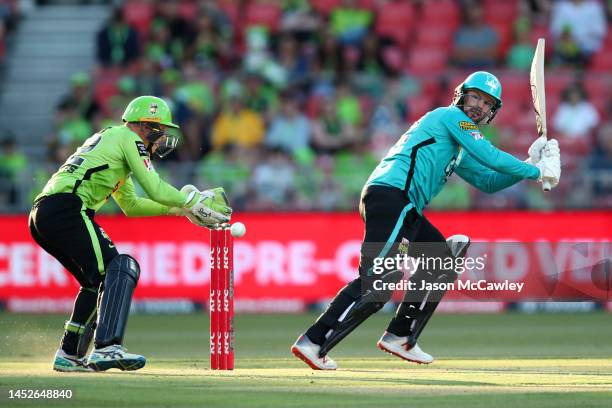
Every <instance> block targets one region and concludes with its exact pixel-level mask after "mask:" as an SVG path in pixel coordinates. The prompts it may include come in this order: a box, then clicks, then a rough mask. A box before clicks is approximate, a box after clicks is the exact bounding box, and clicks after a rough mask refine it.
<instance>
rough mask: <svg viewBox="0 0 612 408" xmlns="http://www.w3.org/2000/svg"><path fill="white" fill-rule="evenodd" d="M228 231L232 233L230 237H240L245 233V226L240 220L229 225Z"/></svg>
mask: <svg viewBox="0 0 612 408" xmlns="http://www.w3.org/2000/svg"><path fill="white" fill-rule="evenodd" d="M230 232H231V233H232V237H236V238H240V237H242V236H243V235H244V234H246V227H245V226H244V224H243V223H241V222H235V223H233V224H232V226H231V227H230Z"/></svg>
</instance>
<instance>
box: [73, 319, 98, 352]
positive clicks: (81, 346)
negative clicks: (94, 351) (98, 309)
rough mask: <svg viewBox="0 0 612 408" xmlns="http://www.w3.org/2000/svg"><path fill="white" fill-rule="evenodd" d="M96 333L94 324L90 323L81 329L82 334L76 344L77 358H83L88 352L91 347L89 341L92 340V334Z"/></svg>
mask: <svg viewBox="0 0 612 408" xmlns="http://www.w3.org/2000/svg"><path fill="white" fill-rule="evenodd" d="M95 331H96V322H95V321H93V322H90V323H88V324H86V325H85V326H84V328H83V334H82V335H81V337H79V342H78V344H77V356H79V357H85V356H86V355H87V352H88V351H89V346H90V345H91V340H92V339H93V336H94V333H95Z"/></svg>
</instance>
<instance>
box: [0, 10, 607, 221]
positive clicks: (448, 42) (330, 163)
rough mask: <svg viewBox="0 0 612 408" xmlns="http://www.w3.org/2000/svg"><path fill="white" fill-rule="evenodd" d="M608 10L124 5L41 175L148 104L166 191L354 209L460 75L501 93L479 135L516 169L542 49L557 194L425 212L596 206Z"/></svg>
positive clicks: (531, 187) (455, 192)
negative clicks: (492, 79) (163, 141)
mask: <svg viewBox="0 0 612 408" xmlns="http://www.w3.org/2000/svg"><path fill="white" fill-rule="evenodd" d="M611 10H612V1H607V2H604V1H596V0H559V1H550V0H530V1H528V0H508V1H495V0H481V1H478V0H438V1H425V0H421V1H418V0H310V1H307V0H267V1H266V0H214V1H213V0H197V1H195V0H165V1H154V0H128V1H126V2H125V3H123V4H122V5H121V6H119V7H116V8H115V9H114V11H113V12H112V15H111V16H110V18H109V20H108V21H107V23H106V24H105V26H104V27H102V28H101V29H100V31H99V33H98V35H97V38H96V49H97V59H98V61H97V62H98V65H97V67H96V69H95V70H94V71H93V72H87V73H86V72H81V73H76V74H75V75H74V76H73V77H72V78H71V83H70V90H69V92H68V93H67V94H66V96H65V97H64V98H62V100H61V101H60V102H59V103H58V105H57V115H56V120H55V130H54V132H53V134H52V135H51V136H50V139H49V159H50V161H51V162H52V163H54V166H49V168H50V169H51V168H53V167H56V164H57V163H61V162H63V161H64V160H65V159H66V158H67V156H68V155H69V154H71V153H72V152H73V151H74V149H75V147H76V146H78V145H80V144H81V143H82V142H83V140H84V139H86V138H88V137H89V136H90V135H91V134H92V133H93V132H94V131H95V130H96V129H100V128H103V127H105V126H108V125H110V124H117V123H119V122H120V117H121V114H122V112H123V110H124V108H125V106H126V105H127V103H128V102H129V101H130V100H131V99H132V98H134V97H135V96H138V95H143V94H151V95H157V96H160V97H163V98H164V99H166V100H167V101H168V102H169V103H170V104H171V106H172V109H173V112H174V116H175V120H176V121H177V122H178V123H179V124H180V125H181V136H182V142H181V144H180V146H179V148H178V149H177V150H176V152H175V153H173V155H172V156H170V157H169V158H167V159H165V160H164V162H165V163H164V162H158V164H157V166H158V171H160V173H162V174H163V175H164V176H165V177H167V178H168V179H170V180H171V181H172V182H174V183H175V184H176V185H182V184H185V183H193V184H195V185H198V186H200V187H202V188H206V187H213V186H218V185H221V186H224V187H225V188H226V189H227V190H228V192H229V195H230V197H231V198H232V204H233V206H234V207H236V208H237V209H238V210H350V209H354V208H356V206H357V203H358V197H359V192H360V189H361V187H362V186H363V183H364V182H365V180H366V179H367V177H368V175H369V173H370V172H371V171H372V169H373V168H374V167H375V166H376V164H377V163H378V161H379V160H380V158H381V157H382V156H383V155H384V154H385V153H386V151H387V150H388V148H389V147H390V146H391V145H392V144H393V143H394V142H395V141H396V140H397V139H398V138H399V136H400V135H401V134H402V133H403V132H404V131H405V130H406V129H407V128H408V127H409V126H410V125H411V124H412V123H413V122H414V121H415V120H417V119H418V118H419V117H420V116H421V115H422V114H424V113H425V112H427V111H428V110H430V109H432V108H434V107H437V106H446V105H448V104H449V103H450V101H451V98H452V94H453V90H454V88H455V87H456V86H457V85H458V84H459V83H460V82H461V81H462V80H463V79H464V78H465V77H466V76H467V74H469V73H470V72H472V71H474V70H479V69H485V70H490V71H492V72H493V73H495V74H496V75H498V77H499V78H500V80H501V82H502V86H503V95H502V98H503V100H504V107H503V109H502V110H501V112H500V113H499V115H498V116H497V117H496V119H495V121H494V122H493V124H492V125H490V126H487V127H485V129H484V133H485V134H486V136H487V137H488V138H489V140H491V141H492V143H494V144H495V145H497V146H498V147H500V148H502V149H504V150H506V151H509V152H510V153H513V154H515V155H516V156H517V157H519V158H521V159H524V158H525V157H526V151H527V147H528V146H529V144H530V143H531V142H532V141H533V139H534V138H535V137H536V127H535V117H534V114H533V107H532V103H531V96H530V88H529V83H528V71H529V68H530V64H531V58H532V56H533V53H534V49H535V44H536V42H537V38H539V37H544V38H546V39H547V62H548V64H547V71H546V81H547V101H548V118H549V119H548V121H549V129H550V134H551V135H554V137H556V138H558V139H559V142H560V144H561V151H562V160H563V176H562V182H561V184H560V185H559V188H558V189H557V190H555V191H553V193H549V194H543V193H542V192H541V190H540V189H539V186H538V185H537V184H536V183H527V182H526V183H520V184H519V185H517V186H514V187H512V188H510V189H508V190H505V191H504V192H502V193H498V194H495V195H487V194H484V193H480V192H477V191H475V190H474V189H473V188H471V187H469V186H467V185H466V184H465V183H464V182H462V181H459V180H458V179H457V177H456V176H453V177H451V179H450V180H449V183H448V185H447V187H446V188H445V189H444V190H443V191H442V193H441V194H440V196H439V197H437V198H436V199H435V200H434V202H432V203H431V205H430V208H434V209H497V208H499V209H530V208H533V209H552V208H605V207H609V206H610V205H611V204H612V115H611V114H610V113H611V111H612V110H611V103H612V99H611V95H612V35H611V30H608V24H609V21H610V11H611ZM9 139H10V138H9ZM9 139H7V140H9ZM9 142H10V140H9ZM2 149H3V151H2V152H0V156H1V155H10V154H16V153H14V148H13V147H12V146H11V144H10V143H8V142H7V143H3V144H2ZM3 157H5V156H3ZM3 162H4V160H3ZM0 171H1V170H0ZM111 210H112V209H111Z"/></svg>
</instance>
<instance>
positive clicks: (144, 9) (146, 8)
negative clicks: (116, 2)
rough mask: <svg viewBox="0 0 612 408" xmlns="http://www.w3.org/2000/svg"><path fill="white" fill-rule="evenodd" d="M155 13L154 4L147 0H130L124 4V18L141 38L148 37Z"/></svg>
mask: <svg viewBox="0 0 612 408" xmlns="http://www.w3.org/2000/svg"><path fill="white" fill-rule="evenodd" d="M154 13H155V10H154V7H153V4H152V3H151V2H148V1H145V0H129V1H127V2H126V3H125V4H124V5H123V18H125V21H126V22H127V23H128V24H130V25H131V26H132V27H134V29H135V30H136V31H137V32H138V35H139V37H140V38H147V36H148V33H149V26H150V25H151V21H152V20H153V15H154Z"/></svg>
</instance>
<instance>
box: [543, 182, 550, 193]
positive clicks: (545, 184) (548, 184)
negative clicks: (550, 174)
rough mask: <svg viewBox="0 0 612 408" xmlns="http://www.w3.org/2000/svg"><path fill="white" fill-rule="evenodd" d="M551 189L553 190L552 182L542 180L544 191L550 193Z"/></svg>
mask: <svg viewBox="0 0 612 408" xmlns="http://www.w3.org/2000/svg"><path fill="white" fill-rule="evenodd" d="M550 189H551V185H550V181H548V180H542V190H544V191H550Z"/></svg>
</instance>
